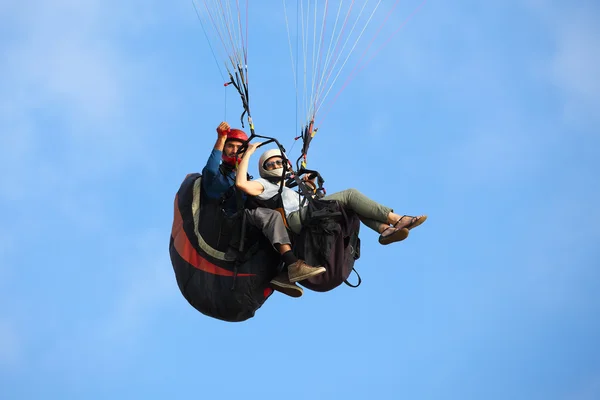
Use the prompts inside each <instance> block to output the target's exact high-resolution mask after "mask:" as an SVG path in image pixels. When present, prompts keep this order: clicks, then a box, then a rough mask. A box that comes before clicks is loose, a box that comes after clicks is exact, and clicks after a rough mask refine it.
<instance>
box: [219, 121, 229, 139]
mask: <svg viewBox="0 0 600 400" xmlns="http://www.w3.org/2000/svg"><path fill="white" fill-rule="evenodd" d="M230 129H231V127H230V126H229V124H228V123H227V122H221V123H220V124H219V126H217V134H218V135H219V136H227V134H228V133H229V130H230Z"/></svg>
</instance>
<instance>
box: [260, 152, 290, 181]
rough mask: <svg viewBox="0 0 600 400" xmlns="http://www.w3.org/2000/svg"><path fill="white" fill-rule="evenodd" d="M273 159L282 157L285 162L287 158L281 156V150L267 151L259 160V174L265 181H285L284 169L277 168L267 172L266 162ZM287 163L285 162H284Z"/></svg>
mask: <svg viewBox="0 0 600 400" xmlns="http://www.w3.org/2000/svg"><path fill="white" fill-rule="evenodd" d="M272 157H281V158H283V159H284V160H285V157H283V155H282V154H281V150H279V149H271V150H267V151H265V152H264V153H262V155H261V156H260V159H259V160H258V173H259V174H260V176H261V177H262V178H265V179H273V178H276V179H283V167H280V168H275V169H272V170H270V171H267V169H266V168H265V162H266V161H267V160H268V159H269V158H272ZM284 162H285V161H284Z"/></svg>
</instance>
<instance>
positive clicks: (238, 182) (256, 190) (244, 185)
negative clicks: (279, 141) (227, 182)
mask: <svg viewBox="0 0 600 400" xmlns="http://www.w3.org/2000/svg"><path fill="white" fill-rule="evenodd" d="M260 145H261V143H251V144H248V149H247V150H246V152H245V153H244V156H243V157H242V161H241V162H240V165H238V171H237V175H236V177H235V186H236V187H237V188H238V189H240V190H241V191H242V192H244V193H246V194H247V195H249V196H258V195H259V194H261V193H262V192H264V190H265V188H264V187H263V185H262V184H261V183H259V182H256V181H249V180H248V162H250V157H251V156H252V154H253V153H254V152H255V151H256V148H257V147H258V146H260Z"/></svg>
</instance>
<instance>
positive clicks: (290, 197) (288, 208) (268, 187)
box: [256, 178, 302, 217]
mask: <svg viewBox="0 0 600 400" xmlns="http://www.w3.org/2000/svg"><path fill="white" fill-rule="evenodd" d="M256 182H258V183H260V184H261V185H262V187H263V188H264V189H265V190H264V191H263V192H262V193H261V194H259V195H258V196H256V197H258V198H259V199H260V200H269V199H270V198H272V197H273V196H275V195H276V194H277V193H278V192H279V186H280V185H279V183H273V182H271V181H269V180H267V179H264V178H258V179H256ZM281 199H282V200H283V209H284V210H285V216H286V217H288V216H289V215H290V214H291V213H293V212H294V211H298V210H299V209H300V202H301V201H302V195H301V194H300V193H296V192H295V191H293V190H292V189H290V188H288V187H286V186H285V185H284V186H283V191H282V192H281Z"/></svg>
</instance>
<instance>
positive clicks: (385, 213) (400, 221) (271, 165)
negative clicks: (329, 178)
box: [235, 143, 427, 245]
mask: <svg viewBox="0 0 600 400" xmlns="http://www.w3.org/2000/svg"><path fill="white" fill-rule="evenodd" d="M260 144H261V143H253V144H249V145H248V149H247V150H246V152H245V154H244V156H243V157H242V161H241V162H240V165H239V167H238V168H239V171H238V175H237V177H236V182H235V184H236V187H237V188H238V189H240V190H242V191H243V192H244V193H246V194H247V195H249V196H256V197H257V198H258V199H260V200H269V199H271V198H273V197H274V196H275V195H276V194H277V193H278V192H279V190H280V187H281V181H282V179H284V177H283V173H284V168H283V166H284V162H285V161H284V158H283V157H282V154H281V151H280V150H279V149H272V150H267V151H265V152H264V153H263V154H262V155H261V156H260V159H259V161H258V171H259V174H260V176H261V177H260V178H259V179H254V180H251V181H250V180H248V177H247V171H248V162H249V160H250V157H251V156H252V154H253V153H254V152H255V151H256V148H257V147H258V146H260ZM301 196H302V195H301V194H299V193H297V192H295V191H294V190H292V189H290V188H288V187H285V186H284V187H283V191H282V192H281V197H282V201H283V207H284V209H285V215H286V219H287V223H288V226H289V228H290V229H291V230H292V232H294V233H296V234H299V233H300V231H301V230H302V222H301V221H302V220H303V219H306V212H307V207H300V204H301V200H302V198H301ZM323 200H337V201H339V202H340V204H341V205H342V206H343V207H345V208H347V209H350V210H353V211H354V212H355V213H356V214H358V216H359V218H360V220H361V222H362V223H363V224H365V225H366V226H368V227H369V228H371V229H372V230H374V231H376V232H378V233H379V243H381V244H383V245H387V244H390V243H394V242H398V241H401V240H404V239H406V238H407V237H408V234H409V230H411V229H413V228H416V227H417V226H419V225H421V224H422V223H423V222H425V220H426V219H427V216H426V215H420V216H416V217H413V216H409V215H399V214H396V213H394V210H393V209H391V208H389V207H386V206H383V205H381V204H379V203H377V202H375V201H373V200H371V199H370V198H368V197H367V196H365V195H364V194H362V193H360V192H359V191H358V190H356V189H347V190H343V191H341V192H337V193H333V194H330V195H328V196H325V197H323Z"/></svg>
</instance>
